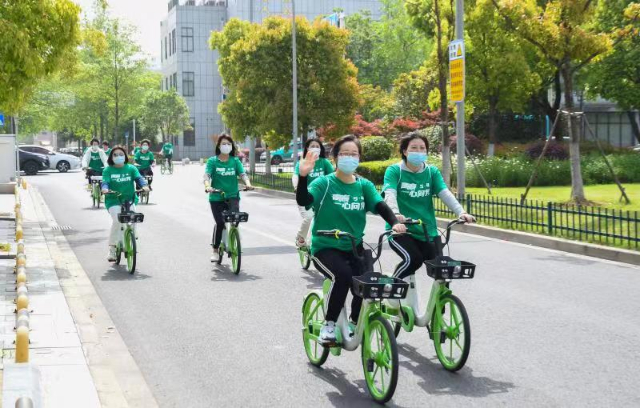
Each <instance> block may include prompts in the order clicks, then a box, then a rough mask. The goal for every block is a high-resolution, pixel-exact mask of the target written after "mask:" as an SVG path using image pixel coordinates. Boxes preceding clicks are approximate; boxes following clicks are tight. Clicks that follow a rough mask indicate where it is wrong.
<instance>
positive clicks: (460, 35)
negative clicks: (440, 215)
mask: <svg viewBox="0 0 640 408" xmlns="http://www.w3.org/2000/svg"><path fill="white" fill-rule="evenodd" d="M456 40H460V41H464V0H456ZM463 61H464V57H463ZM463 78H464V73H463ZM456 106H457V108H458V109H457V115H456V137H457V144H456V153H457V156H458V178H457V179H458V198H459V199H462V198H464V194H465V183H466V179H465V163H464V162H465V152H466V148H465V139H464V136H465V135H464V97H463V98H462V100H461V101H459V102H456Z"/></svg>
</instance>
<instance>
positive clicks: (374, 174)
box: [357, 159, 399, 185]
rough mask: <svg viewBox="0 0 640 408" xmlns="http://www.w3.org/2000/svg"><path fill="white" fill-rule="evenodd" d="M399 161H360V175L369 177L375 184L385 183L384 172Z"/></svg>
mask: <svg viewBox="0 0 640 408" xmlns="http://www.w3.org/2000/svg"><path fill="white" fill-rule="evenodd" d="M398 162H399V160H398V159H391V160H384V161H371V162H366V163H360V166H358V170H357V172H358V174H359V175H360V176H362V177H364V178H366V179H368V180H369V181H371V182H372V183H373V184H375V185H380V184H382V183H384V172H385V171H386V170H387V167H389V166H391V165H392V164H396V163H398Z"/></svg>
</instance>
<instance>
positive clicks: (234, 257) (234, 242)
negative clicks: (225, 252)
mask: <svg viewBox="0 0 640 408" xmlns="http://www.w3.org/2000/svg"><path fill="white" fill-rule="evenodd" d="M229 256H230V257H231V269H232V270H233V273H235V274H236V275H237V274H239V273H240V265H241V263H242V247H241V245H240V234H238V230H237V229H236V228H231V231H229Z"/></svg>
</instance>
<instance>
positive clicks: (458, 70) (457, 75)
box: [449, 40, 465, 102]
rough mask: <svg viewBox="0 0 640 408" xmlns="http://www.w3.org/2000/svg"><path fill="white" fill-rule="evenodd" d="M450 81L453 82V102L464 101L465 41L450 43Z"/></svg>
mask: <svg viewBox="0 0 640 408" xmlns="http://www.w3.org/2000/svg"><path fill="white" fill-rule="evenodd" d="M449 79H450V81H451V100H452V101H453V102H463V101H464V93H465V92H464V85H465V80H464V41H463V40H454V41H451V42H450V43H449Z"/></svg>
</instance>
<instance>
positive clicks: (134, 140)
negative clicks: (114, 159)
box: [133, 119, 136, 144]
mask: <svg viewBox="0 0 640 408" xmlns="http://www.w3.org/2000/svg"><path fill="white" fill-rule="evenodd" d="M135 143H136V120H135V119H134V120H133V144H135Z"/></svg>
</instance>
